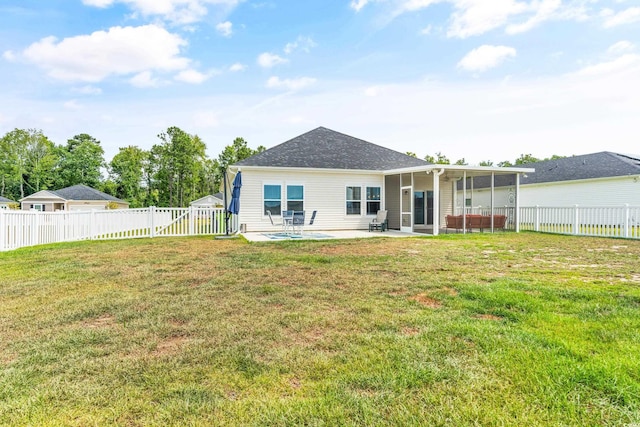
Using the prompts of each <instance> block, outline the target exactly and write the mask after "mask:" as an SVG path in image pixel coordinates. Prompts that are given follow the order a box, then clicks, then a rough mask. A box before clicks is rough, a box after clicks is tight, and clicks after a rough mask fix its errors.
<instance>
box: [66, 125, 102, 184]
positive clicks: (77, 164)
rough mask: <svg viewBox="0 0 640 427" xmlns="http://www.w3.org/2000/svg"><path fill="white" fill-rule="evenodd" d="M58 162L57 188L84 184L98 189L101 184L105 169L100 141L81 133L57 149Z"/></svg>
mask: <svg viewBox="0 0 640 427" xmlns="http://www.w3.org/2000/svg"><path fill="white" fill-rule="evenodd" d="M58 154H59V156H60V161H59V163H58V166H57V168H56V172H57V173H56V181H57V182H56V183H57V185H58V186H59V187H69V186H71V185H77V184H84V185H88V186H89V187H93V188H98V187H100V185H101V183H102V179H103V178H102V171H101V169H102V168H103V167H105V161H104V150H103V149H102V146H101V145H100V141H98V140H97V139H95V138H94V137H92V136H91V135H88V134H86V133H82V134H79V135H76V136H74V137H73V138H71V139H69V140H68V141H67V145H66V146H59V147H58Z"/></svg>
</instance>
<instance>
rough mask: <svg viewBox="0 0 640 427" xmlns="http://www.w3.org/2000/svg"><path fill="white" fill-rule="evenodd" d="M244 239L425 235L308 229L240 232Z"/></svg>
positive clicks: (257, 240) (268, 239)
mask: <svg viewBox="0 0 640 427" xmlns="http://www.w3.org/2000/svg"><path fill="white" fill-rule="evenodd" d="M242 236H244V238H245V239H247V240H248V241H250V242H275V241H283V240H330V239H366V238H371V237H391V238H393V237H413V236H425V234H424V233H407V232H401V231H398V230H388V231H385V232H379V231H367V230H330V231H309V232H304V233H303V234H302V235H299V234H284V233H281V232H276V231H274V232H272V233H263V232H255V233H242Z"/></svg>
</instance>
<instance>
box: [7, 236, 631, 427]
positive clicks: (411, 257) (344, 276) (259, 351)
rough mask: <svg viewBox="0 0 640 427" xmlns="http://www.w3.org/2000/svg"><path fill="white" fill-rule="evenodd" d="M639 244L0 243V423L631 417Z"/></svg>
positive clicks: (520, 239)
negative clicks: (16, 246)
mask: <svg viewBox="0 0 640 427" xmlns="http://www.w3.org/2000/svg"><path fill="white" fill-rule="evenodd" d="M639 257H640V242H638V241H621V240H612V239H595V238H584V237H583V238H580V237H569V236H554V235H541V234H533V233H522V234H519V235H516V234H513V233H500V234H495V235H490V234H482V235H480V234H479V233H478V234H477V235H476V234H474V235H466V236H463V235H448V236H440V237H438V238H432V237H424V238H409V239H384V238H379V239H364V240H348V241H318V242H313V241H294V242H278V243H264V244H257V243H253V244H249V243H246V242H244V241H240V240H225V241H222V240H213V239H211V238H183V239H179V238H163V239H153V240H151V239H140V240H128V241H109V242H80V243H71V244H59V245H50V246H41V247H34V248H25V249H21V250H17V251H13V252H6V253H1V254H0V343H1V344H0V424H1V425H45V426H57V425H78V426H84V425H127V426H128V425H175V426H184V425H264V426H267V425H268V426H274V425H276V426H277V425H282V426H285V425H286V426H288V425H309V426H321V425H456V426H458V425H460V426H464V425H532V426H536V425H553V426H556V425H580V426H584V425H612V426H613V425H616V426H618V425H637V424H638V423H640V357H639V356H640V334H638V331H639V330H640V316H639V311H640V263H639V262H638V260H639Z"/></svg>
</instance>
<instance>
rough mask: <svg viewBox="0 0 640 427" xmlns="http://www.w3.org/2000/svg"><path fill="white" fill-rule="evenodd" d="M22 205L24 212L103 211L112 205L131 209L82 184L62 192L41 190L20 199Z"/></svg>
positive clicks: (115, 199) (125, 204)
mask: <svg viewBox="0 0 640 427" xmlns="http://www.w3.org/2000/svg"><path fill="white" fill-rule="evenodd" d="M20 204H21V207H22V209H23V210H31V209H34V210H37V211H43V212H54V211H87V210H93V209H97V210H103V209H108V208H109V207H108V206H109V205H110V204H111V205H113V206H117V209H128V208H129V202H126V201H124V200H120V199H118V198H117V197H113V196H111V195H109V194H107V193H103V192H102V191H98V190H96V189H95V188H91V187H87V186H86V185H82V184H79V185H73V186H71V187H67V188H62V189H60V190H41V191H38V192H37V193H34V194H32V195H30V196H27V197H25V198H23V199H20Z"/></svg>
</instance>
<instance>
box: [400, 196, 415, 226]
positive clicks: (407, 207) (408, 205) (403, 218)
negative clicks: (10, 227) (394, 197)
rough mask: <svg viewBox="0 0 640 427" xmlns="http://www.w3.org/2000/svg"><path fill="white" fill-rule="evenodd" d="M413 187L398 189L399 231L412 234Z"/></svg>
mask: <svg viewBox="0 0 640 427" xmlns="http://www.w3.org/2000/svg"><path fill="white" fill-rule="evenodd" d="M412 190H413V187H411V186H409V187H402V188H401V189H400V231H402V232H405V233H411V232H413V212H412V211H413V209H412V205H413V191H412Z"/></svg>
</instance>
